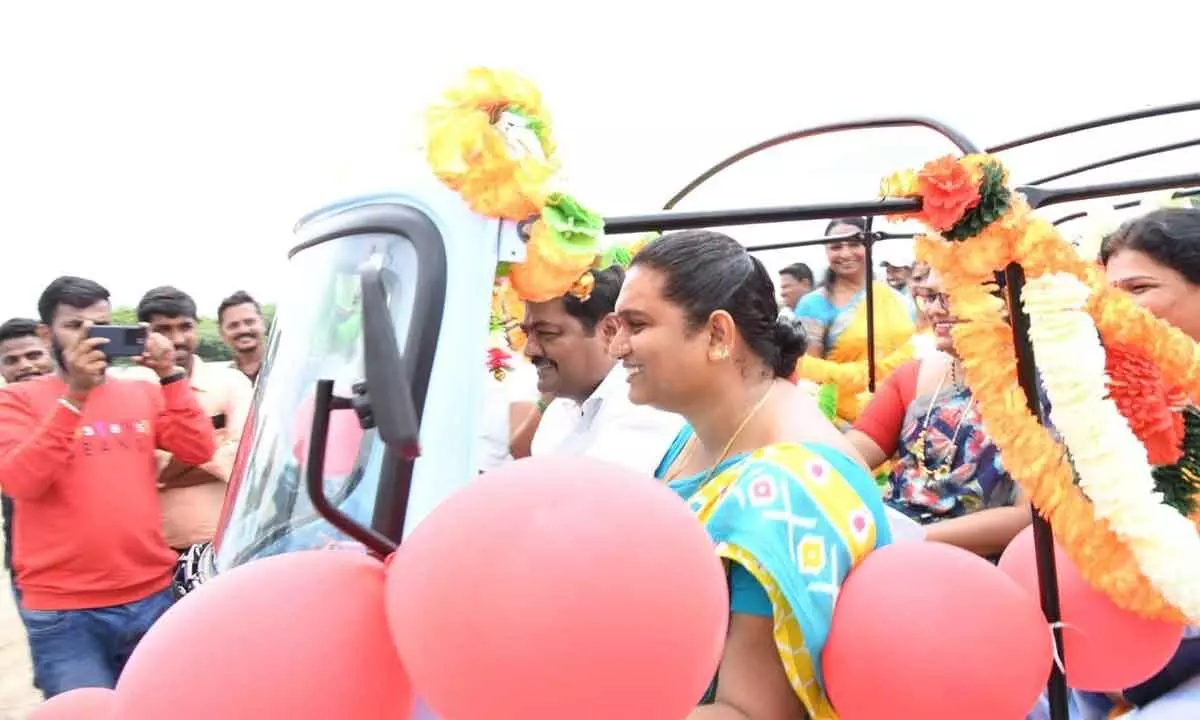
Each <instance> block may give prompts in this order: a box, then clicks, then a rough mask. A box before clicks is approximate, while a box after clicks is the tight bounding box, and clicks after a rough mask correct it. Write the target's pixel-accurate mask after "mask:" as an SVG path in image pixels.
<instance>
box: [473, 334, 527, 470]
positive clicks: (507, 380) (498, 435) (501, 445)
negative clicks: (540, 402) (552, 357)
mask: <svg viewBox="0 0 1200 720" xmlns="http://www.w3.org/2000/svg"><path fill="white" fill-rule="evenodd" d="M487 369H488V378H487V380H486V382H487V385H486V386H485V388H486V390H485V398H484V414H483V457H482V458H480V461H479V472H487V471H488V470H495V469H496V468H498V467H500V466H501V465H503V464H504V463H505V462H507V461H509V460H512V459H513V458H520V457H527V456H528V455H529V450H528V448H525V449H524V452H523V453H522V452H521V450H520V449H514V448H513V447H512V436H513V431H514V430H516V429H517V428H519V427H520V426H521V424H522V423H524V422H525V419H526V418H528V417H529V416H530V415H531V414H532V413H534V411H535V408H534V400H535V398H537V374H536V372H535V371H534V369H533V366H532V365H530V364H529V363H528V362H527V361H526V360H525V358H523V357H514V356H513V355H512V353H511V352H510V351H509V350H506V349H504V348H502V347H500V344H499V343H497V344H494V345H493V346H492V347H491V348H490V349H489V351H488V368H487Z"/></svg>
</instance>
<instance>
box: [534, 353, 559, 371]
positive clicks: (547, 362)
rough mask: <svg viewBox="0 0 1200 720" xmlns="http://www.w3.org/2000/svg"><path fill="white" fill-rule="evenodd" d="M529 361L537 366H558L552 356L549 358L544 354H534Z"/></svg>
mask: <svg viewBox="0 0 1200 720" xmlns="http://www.w3.org/2000/svg"><path fill="white" fill-rule="evenodd" d="M529 362H530V363H531V364H532V365H533V366H534V367H535V368H543V367H548V368H556V367H558V364H557V363H555V362H554V361H553V360H551V359H550V358H548V357H546V356H544V355H534V356H533V357H531V358H529Z"/></svg>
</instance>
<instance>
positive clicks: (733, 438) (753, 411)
mask: <svg viewBox="0 0 1200 720" xmlns="http://www.w3.org/2000/svg"><path fill="white" fill-rule="evenodd" d="M774 390H775V382H774V381H772V382H771V387H769V388H767V391H766V392H765V393H763V396H762V397H761V398H759V400H758V402H757V403H755V404H754V407H752V408H750V412H748V413H746V417H744V418H742V422H741V424H739V425H738V426H737V430H734V431H733V435H730V436H729V442H727V443H725V448H724V449H723V450H721V454H720V455H719V456H718V457H717V461H716V462H715V463H714V464H713V466H712V467H711V468H709V470H708V474H707V475H705V476H704V480H703V481H702V482H701V483H700V487H704V486H705V485H707V484H708V481H709V480H712V478H713V475H714V474H716V472H717V468H718V467H720V466H721V463H722V462H724V461H725V457H726V456H727V455H728V454H729V451H730V449H732V448H733V444H734V443H735V442H737V439H738V437H739V436H741V434H742V431H743V430H745V429H746V426H747V425H749V424H750V421H751V420H753V419H754V416H755V415H757V414H758V411H759V410H762V408H763V406H764V405H766V404H767V399H768V398H769V397H771V393H772V392H773V391H774ZM697 442H699V441H698V440H696V434H695V431H694V430H693V431H692V437H691V439H690V440H689V441H688V444H687V447H686V448H684V452H682V453H680V459H679V460H678V461H676V462H675V463H674V465H673V466H672V468H673V469H674V468H679V469H678V470H675V472H668V473H667V475H666V482H671V481H672V480H676V479H678V478H679V473H680V471H681V470H682V468H683V467H684V465H686V463H687V460H688V459H690V458H691V456H692V452H693V451H694V450H695V447H696V443H697Z"/></svg>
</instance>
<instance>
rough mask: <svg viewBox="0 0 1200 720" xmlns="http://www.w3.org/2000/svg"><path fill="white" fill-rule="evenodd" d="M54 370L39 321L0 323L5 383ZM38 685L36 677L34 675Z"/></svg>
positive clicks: (6, 502)
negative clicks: (39, 328) (40, 332)
mask: <svg viewBox="0 0 1200 720" xmlns="http://www.w3.org/2000/svg"><path fill="white" fill-rule="evenodd" d="M52 372H54V361H53V360H51V359H50V348H49V347H48V346H47V344H46V341H45V340H44V339H43V338H42V337H41V335H40V334H39V333H38V324H37V321H35V320H29V319H27V318H13V319H11V320H8V321H6V322H5V323H4V324H3V325H0V379H2V380H3V381H4V383H5V384H6V385H15V384H17V383H22V382H26V381H28V380H33V379H35V378H39V377H41V376H43V375H48V374H50V373H52ZM0 508H2V510H3V516H4V569H5V570H6V571H8V573H9V582H10V583H11V584H12V591H13V599H14V600H16V604H17V607H21V586H20V585H18V584H17V578H16V574H15V573H14V572H13V563H12V559H13V518H14V517H15V515H14V514H13V501H12V498H10V497H8V496H7V495H3V494H0ZM33 685H34V687H38V682H37V677H36V676H34V678H33Z"/></svg>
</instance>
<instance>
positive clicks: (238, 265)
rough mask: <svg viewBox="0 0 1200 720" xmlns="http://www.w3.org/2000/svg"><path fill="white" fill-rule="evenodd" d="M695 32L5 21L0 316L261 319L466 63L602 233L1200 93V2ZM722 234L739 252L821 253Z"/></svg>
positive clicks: (523, 3) (474, 14) (21, 8)
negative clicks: (291, 258)
mask: <svg viewBox="0 0 1200 720" xmlns="http://www.w3.org/2000/svg"><path fill="white" fill-rule="evenodd" d="M701 7H702V6H701V5H700V4H697V3H694V2H677V1H676V0H655V1H654V2H646V1H645V0H642V1H641V2H637V3H634V2H630V1H629V0H612V1H610V2H605V3H565V2H558V3H551V2H536V1H533V0H506V2H503V3H490V4H483V3H479V4H474V3H463V2H459V3H453V2H449V1H446V2H442V3H437V4H435V3H426V4H419V3H400V2H396V1H395V0H392V1H391V2H387V1H385V0H377V1H371V0H338V2H336V3H334V2H323V3H319V2H316V1H315V0H314V1H313V2H308V3H286V4H285V3H282V2H279V3H266V2H254V3H250V2H234V1H232V0H212V1H210V2H207V3H203V4H194V5H193V4H188V5H186V6H185V5H182V4H178V3H164V2H150V1H149V0H146V1H144V2H133V1H132V0H108V1H106V2H103V3H95V2H88V1H86V0H76V1H75V2H53V1H51V0H41V1H39V2H18V1H17V0H0V92H2V95H0V211H2V214H0V223H2V224H0V237H2V239H3V243H4V245H3V247H4V249H5V250H6V251H7V257H6V261H5V263H4V266H3V267H4V277H3V282H2V283H0V315H4V316H5V317H7V316H9V315H13V314H31V313H32V312H33V306H34V302H35V300H36V297H37V294H38V293H39V292H40V290H41V289H42V287H43V286H44V285H45V284H46V283H47V282H48V281H49V280H51V279H52V278H53V277H55V276H57V275H60V274H64V273H72V274H82V275H86V276H89V277H92V278H95V279H96V280H99V281H100V282H102V283H104V284H105V285H107V286H108V287H109V288H110V289H111V290H112V291H113V293H114V295H115V300H116V301H117V302H120V303H125V302H132V301H134V300H136V299H137V297H138V296H139V295H140V294H141V292H142V291H144V290H145V289H147V288H149V287H151V286H153V285H157V284H162V283H173V284H176V285H178V286H180V287H181V288H183V289H185V290H187V291H189V292H191V293H192V294H193V295H194V296H195V297H196V298H197V300H198V301H199V302H200V303H201V305H202V307H203V308H204V309H205V310H206V311H209V312H211V311H212V310H213V309H214V308H215V304H216V303H217V301H218V300H219V299H220V298H221V297H222V296H224V295H226V294H228V293H229V292H231V291H232V290H235V289H238V288H244V289H247V290H249V291H250V292H251V293H253V294H255V295H258V296H260V297H261V298H263V299H265V300H271V299H274V298H275V297H276V296H277V294H278V293H280V292H281V290H282V288H283V287H284V286H285V281H286V261H285V253H286V250H287V248H288V247H289V239H290V238H289V236H290V231H291V227H292V224H293V223H294V221H295V220H296V219H297V217H298V216H299V215H301V214H303V213H304V212H306V211H308V210H311V209H313V208H314V207H316V206H319V205H322V204H325V203H327V202H329V201H332V200H336V199H338V198H341V197H344V196H347V195H352V194H356V193H359V192H363V191H377V190H386V189H398V188H403V187H405V184H406V178H412V177H414V174H415V173H419V172H422V170H423V166H422V164H421V156H420V155H419V154H418V153H417V152H416V150H415V149H416V148H417V147H418V146H419V145H420V143H421V136H420V131H421V126H420V124H419V122H418V120H419V117H420V112H421V111H422V110H423V108H424V107H425V106H426V104H427V103H428V102H429V101H430V100H431V99H432V98H433V97H434V95H435V93H436V92H437V91H438V90H439V89H440V88H442V87H444V86H446V85H447V83H449V82H452V81H453V79H454V78H455V77H456V76H457V74H458V73H460V72H461V71H462V70H463V69H465V68H466V67H468V66H470V65H473V64H489V65H496V66H507V67H512V68H515V69H518V70H520V71H522V72H524V73H526V74H527V75H529V76H530V77H531V78H533V79H534V80H535V81H536V82H537V83H538V84H539V85H540V86H541V88H542V90H543V92H544V94H545V97H546V101H547V103H548V104H549V106H550V108H551V110H552V112H553V122H554V126H555V129H556V132H557V137H558V140H559V145H560V147H561V150H562V156H563V159H564V161H565V162H566V164H567V166H568V169H569V171H570V176H571V178H572V181H573V187H574V189H575V191H576V194H577V195H578V196H579V197H580V198H581V199H582V200H584V201H585V202H586V203H588V204H590V205H592V206H594V207H596V208H597V209H599V210H600V211H602V212H605V213H607V214H622V213H630V212H642V211H649V210H652V209H655V208H656V207H659V206H661V204H662V203H663V202H664V201H665V200H666V199H667V198H668V197H670V196H671V195H672V194H673V193H674V192H675V191H676V190H677V189H678V188H679V187H681V186H682V185H684V184H685V183H686V182H687V181H688V180H690V179H691V178H692V177H693V176H695V175H696V174H697V173H699V172H700V171H701V170H703V169H704V168H705V167H707V166H708V165H710V164H712V163H714V162H716V161H717V160H719V159H720V158H721V157H723V156H725V155H727V154H729V153H731V152H733V151H736V150H738V149H740V148H741V147H743V146H746V145H749V144H751V143H753V142H756V141H758V140H761V139H763V138H765V137H767V136H770V135H774V134H777V133H781V132H785V131H788V130H794V129H797V128H801V127H805V126H809V125H813V124H818V123H822V122H826V121H832V120H838V119H846V118H852V117H859V116H867V115H885V114H902V113H919V114H925V115H932V116H936V117H938V118H941V119H944V120H945V121H947V122H949V123H951V124H952V125H954V126H955V127H957V128H959V129H960V130H962V131H963V132H964V133H966V134H967V135H969V136H971V137H972V138H975V139H976V140H977V141H978V142H980V143H981V144H988V143H991V142H996V141H999V140H1003V139H1007V138H1010V137H1015V136H1018V135H1023V134H1027V133H1030V132H1035V131H1038V130H1041V129H1045V128H1047V127H1050V126H1055V125H1061V124H1066V123H1069V122H1072V121H1075V120H1082V119H1088V118H1090V117H1092V116H1097V115H1101V114H1107V113H1112V112H1118V111H1122V110H1127V109H1132V108H1137V107H1142V106H1146V105H1150V104H1160V103H1169V102H1177V101H1181V100H1189V99H1195V96H1196V95H1200V93H1198V92H1197V90H1196V88H1197V87H1200V81H1198V80H1197V75H1196V73H1195V69H1194V68H1195V63H1194V59H1195V52H1196V41H1195V38H1196V28H1197V27H1198V26H1200V23H1198V22H1197V21H1198V20H1200V4H1197V3H1191V2H1188V3H1184V2H1180V3H1166V2H1154V1H1147V0H1143V1H1142V2H1139V3H1137V4H1136V5H1127V4H1120V5H1118V4H1114V5H1112V6H1111V7H1112V8H1113V10H1111V11H1103V10H1097V9H1096V8H1097V7H1102V6H1097V5H1095V4H1094V3H1091V2H1083V1H1081V0H1057V1H1056V2H1046V1H1045V0H1040V1H1039V2H1030V1H1029V0H1011V1H1010V2H1007V3H1001V4H997V3H990V4H975V5H972V4H969V3H949V2H946V3H931V2H910V3H890V4H884V3H882V2H853V1H851V0H844V1H843V2H838V3H808V2H796V1H795V0H777V1H768V0H741V1H740V2H737V3H732V4H728V3H722V4H720V5H715V4H714V7H720V8H721V9H720V10H711V11H710V10H702V9H700V8H701ZM405 8H415V9H408V10H406V9H405ZM1132 8H1136V9H1132ZM735 11H736V12H735ZM1035 13H1039V14H1035ZM998 14H999V15H998ZM1197 120H1200V118H1197V116H1196V114H1193V115H1192V116H1191V117H1187V118H1183V119H1176V120H1174V121H1172V122H1168V123H1157V124H1154V123H1143V124H1140V125H1135V126H1131V127H1128V128H1124V129H1121V130H1117V131H1112V132H1108V133H1094V134H1091V135H1089V136H1087V138H1086V139H1085V140H1074V141H1064V142H1059V143H1055V144H1053V146H1051V145H1049V144H1047V145H1046V146H1044V147H1042V148H1039V149H1038V150H1037V151H1036V152H1025V153H1021V154H1019V155H1018V154H1014V155H1013V156H1012V160H1013V163H1014V166H1015V169H1016V175H1017V177H1018V179H1021V178H1025V179H1030V178H1031V177H1034V176H1037V175H1039V174H1044V173H1046V172H1049V171H1052V170H1054V169H1059V168H1062V167H1066V166H1072V165H1078V164H1081V163H1083V162H1086V161H1088V160H1090V159H1095V158H1097V157H1098V156H1101V155H1103V156H1109V155H1116V154H1120V153H1122V152H1126V151H1128V150H1131V149H1136V148H1138V147H1140V146H1145V145H1150V144H1158V143H1161V142H1167V141H1170V140H1172V139H1181V138H1184V137H1187V136H1188V132H1189V131H1188V130H1187V127H1188V126H1190V127H1191V128H1193V130H1191V131H1190V132H1191V135H1192V136H1195V135H1197V134H1198V133H1197V132H1196V131H1195V129H1194V128H1198V127H1200V122H1197ZM947 149H948V147H947V146H946V145H944V144H942V143H940V142H939V141H937V139H936V138H934V137H932V136H927V135H924V134H922V132H921V131H917V130H912V131H903V132H901V131H887V132H877V133H872V134H855V135H850V136H844V137H842V138H840V139H838V140H836V141H835V140H821V141H809V142H808V143H806V144H803V145H793V146H790V147H789V148H787V149H784V150H779V151H774V152H772V153H770V154H769V155H768V156H766V157H763V158H761V159H758V160H755V161H751V162H747V163H745V165H744V166H739V167H738V168H737V169H733V170H730V171H728V172H727V173H726V174H725V175H723V176H721V177H720V178H718V179H717V180H716V181H714V182H713V184H712V185H711V186H706V187H705V188H704V190H703V191H702V192H699V193H697V195H696V196H695V197H694V198H693V199H691V200H689V201H688V202H687V203H685V204H684V206H683V207H686V208H701V207H704V208H716V207H728V206H736V205H765V204H782V203H788V202H804V201H815V200H830V199H837V198H841V199H847V200H848V199H859V198H862V199H868V198H870V197H872V196H873V195H874V193H875V191H876V188H877V187H878V181H879V178H880V176H881V175H883V174H885V173H886V172H888V171H890V170H893V169H898V168H900V167H903V166H907V165H912V164H918V163H920V162H922V161H923V160H926V159H929V158H930V157H932V156H934V155H938V154H941V153H943V152H945V151H946V150H947ZM1198 159H1200V155H1198V154H1196V153H1194V152H1192V153H1190V154H1188V153H1179V154H1177V156H1175V157H1174V158H1172V159H1170V160H1159V161H1155V162H1151V163H1139V164H1137V165H1134V166H1131V167H1130V168H1129V170H1127V171H1126V172H1133V173H1134V174H1142V175H1145V174H1152V173H1156V172H1161V173H1174V172H1182V171H1183V170H1184V169H1186V168H1187V166H1188V165H1189V164H1190V166H1191V168H1192V169H1194V168H1196V167H1198V166H1200V163H1198V162H1197V160H1198ZM1107 177H1111V176H1106V178H1107ZM1106 178H1105V179H1106ZM731 232H732V234H734V235H735V236H736V237H739V238H740V239H742V240H743V241H745V242H747V243H755V242H765V241H773V240H779V239H782V238H786V237H794V236H798V235H811V234H812V233H813V232H815V228H812V227H807V228H797V227H795V226H792V227H775V228H770V229H764V228H757V229H733V230H731ZM822 256H823V251H822V250H820V249H816V250H807V251H792V252H788V253H772V254H770V255H769V257H768V258H767V259H768V264H770V265H771V266H773V267H779V266H782V265H783V264H785V263H786V262H788V261H791V260H794V259H805V260H809V261H813V262H814V264H821V258H822Z"/></svg>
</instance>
